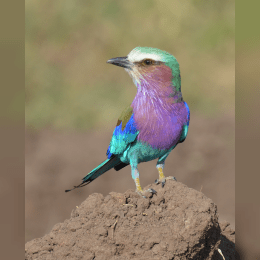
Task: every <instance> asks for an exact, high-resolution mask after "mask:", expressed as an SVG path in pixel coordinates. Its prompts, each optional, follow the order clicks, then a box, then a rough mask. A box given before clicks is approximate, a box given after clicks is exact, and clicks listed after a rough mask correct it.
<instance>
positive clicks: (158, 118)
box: [132, 92, 188, 149]
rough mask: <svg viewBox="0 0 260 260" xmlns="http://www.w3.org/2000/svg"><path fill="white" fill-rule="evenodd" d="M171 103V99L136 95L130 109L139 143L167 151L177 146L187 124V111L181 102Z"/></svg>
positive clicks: (140, 93) (142, 94)
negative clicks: (137, 132)
mask: <svg viewBox="0 0 260 260" xmlns="http://www.w3.org/2000/svg"><path fill="white" fill-rule="evenodd" d="M171 101H173V98H171V97H157V98H154V97H153V98H152V97H150V96H149V95H147V94H144V93H142V92H139V93H137V95H136V97H135V99H134V101H133V103H132V107H133V112H134V120H135V122H136V125H137V129H138V130H139V134H138V140H139V141H141V142H145V143H148V144H149V145H151V146H152V147H153V148H157V149H169V148H171V147H172V146H174V145H176V144H177V142H178V140H179V138H180V135H181V133H182V128H183V125H184V124H186V123H187V116H188V111H187V108H186V106H185V104H184V102H183V101H182V102H179V103H173V102H171Z"/></svg>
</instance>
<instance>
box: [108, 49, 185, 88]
mask: <svg viewBox="0 0 260 260" xmlns="http://www.w3.org/2000/svg"><path fill="white" fill-rule="evenodd" d="M107 62H108V63H110V64H114V65H117V66H121V67H123V68H125V70H126V71H127V72H128V73H129V74H130V76H131V77H132V78H133V81H134V83H135V84H136V86H137V87H139V86H142V85H150V86H161V87H162V86H169V85H172V86H174V88H175V91H180V88H181V78H180V69H179V63H178V61H177V60H176V58H175V57H174V56H173V55H171V54H169V53H168V52H166V51H162V50H159V49H157V48H150V47H136V48H134V49H133V50H132V51H131V52H130V53H129V54H128V55H127V56H125V57H118V58H113V59H110V60H108V61H107Z"/></svg>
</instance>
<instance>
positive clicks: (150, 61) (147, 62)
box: [143, 60, 153, 65]
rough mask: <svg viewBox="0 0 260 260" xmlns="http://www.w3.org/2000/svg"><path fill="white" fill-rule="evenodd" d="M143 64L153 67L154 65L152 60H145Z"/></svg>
mask: <svg viewBox="0 0 260 260" xmlns="http://www.w3.org/2000/svg"><path fill="white" fill-rule="evenodd" d="M143 63H144V64H145V65H152V64H153V61H152V60H144V61H143Z"/></svg>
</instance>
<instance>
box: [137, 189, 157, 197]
mask: <svg viewBox="0 0 260 260" xmlns="http://www.w3.org/2000/svg"><path fill="white" fill-rule="evenodd" d="M136 192H137V193H138V194H139V195H140V196H142V197H143V198H145V199H147V197H148V198H151V197H152V196H153V195H154V194H156V193H157V191H156V190H154V189H148V190H144V191H143V190H136Z"/></svg>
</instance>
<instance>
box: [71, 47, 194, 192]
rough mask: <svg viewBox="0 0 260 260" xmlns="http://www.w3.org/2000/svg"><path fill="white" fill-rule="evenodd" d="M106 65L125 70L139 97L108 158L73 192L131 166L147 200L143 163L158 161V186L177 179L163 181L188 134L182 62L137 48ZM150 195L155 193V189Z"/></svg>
mask: <svg viewBox="0 0 260 260" xmlns="http://www.w3.org/2000/svg"><path fill="white" fill-rule="evenodd" d="M107 63H109V64H113V65H116V66H119V67H123V68H124V69H125V70H126V71H127V73H128V74H129V75H130V77H131V78H132V79H133V82H134V84H135V86H136V88H137V92H136V95H135V97H134V100H133V102H132V103H131V105H129V106H127V107H126V108H125V110H124V111H123V112H122V113H121V115H120V116H119V118H118V121H117V124H116V127H115V129H114V132H113V135H112V138H111V141H110V145H109V147H108V149H107V153H106V156H107V159H106V160H105V161H103V162H102V163H101V164H100V165H98V166H97V167H96V168H95V169H93V170H92V171H91V172H89V173H88V174H87V175H86V176H85V177H84V178H83V179H82V182H81V183H80V184H79V185H77V186H74V188H73V189H76V188H80V187H83V186H85V185H87V184H89V183H91V182H92V181H93V180H95V179H96V178H97V177H99V176H100V175H102V174H104V173H105V172H107V171H108V170H110V169H112V168H114V169H115V170H116V171H119V170H121V169H122V168H124V167H126V166H128V165H130V166H131V175H132V178H133V180H134V182H135V187H136V192H137V193H138V194H139V195H141V196H143V197H146V196H145V194H146V191H143V189H142V187H141V185H140V177H139V171H138V164H139V163H141V162H148V161H151V160H155V159H157V164H156V168H157V170H158V173H159V178H158V179H157V180H155V182H156V183H157V184H160V183H161V185H162V187H164V185H165V183H166V180H168V179H169V180H170V179H174V180H176V179H175V178H174V177H165V176H164V172H163V169H164V165H165V160H166V158H167V157H168V155H169V154H170V152H171V151H172V150H173V149H174V148H175V147H176V146H177V145H178V144H180V143H182V142H184V140H185V139H186V137H187V134H188V129H189V122H190V109H189V106H188V104H187V103H186V102H185V101H184V100H183V96H182V92H181V74H180V68H179V63H178V61H177V59H176V58H175V57H174V56H173V55H171V54H170V53H168V52H166V51H163V50H160V49H157V48H152V47H136V48H134V49H133V50H132V51H131V52H130V53H129V54H128V55H127V56H124V57H117V58H112V59H109V60H108V61H107ZM73 189H70V190H66V192H68V191H71V190H73ZM147 191H148V192H151V193H156V191H155V190H153V189H148V190H147Z"/></svg>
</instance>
